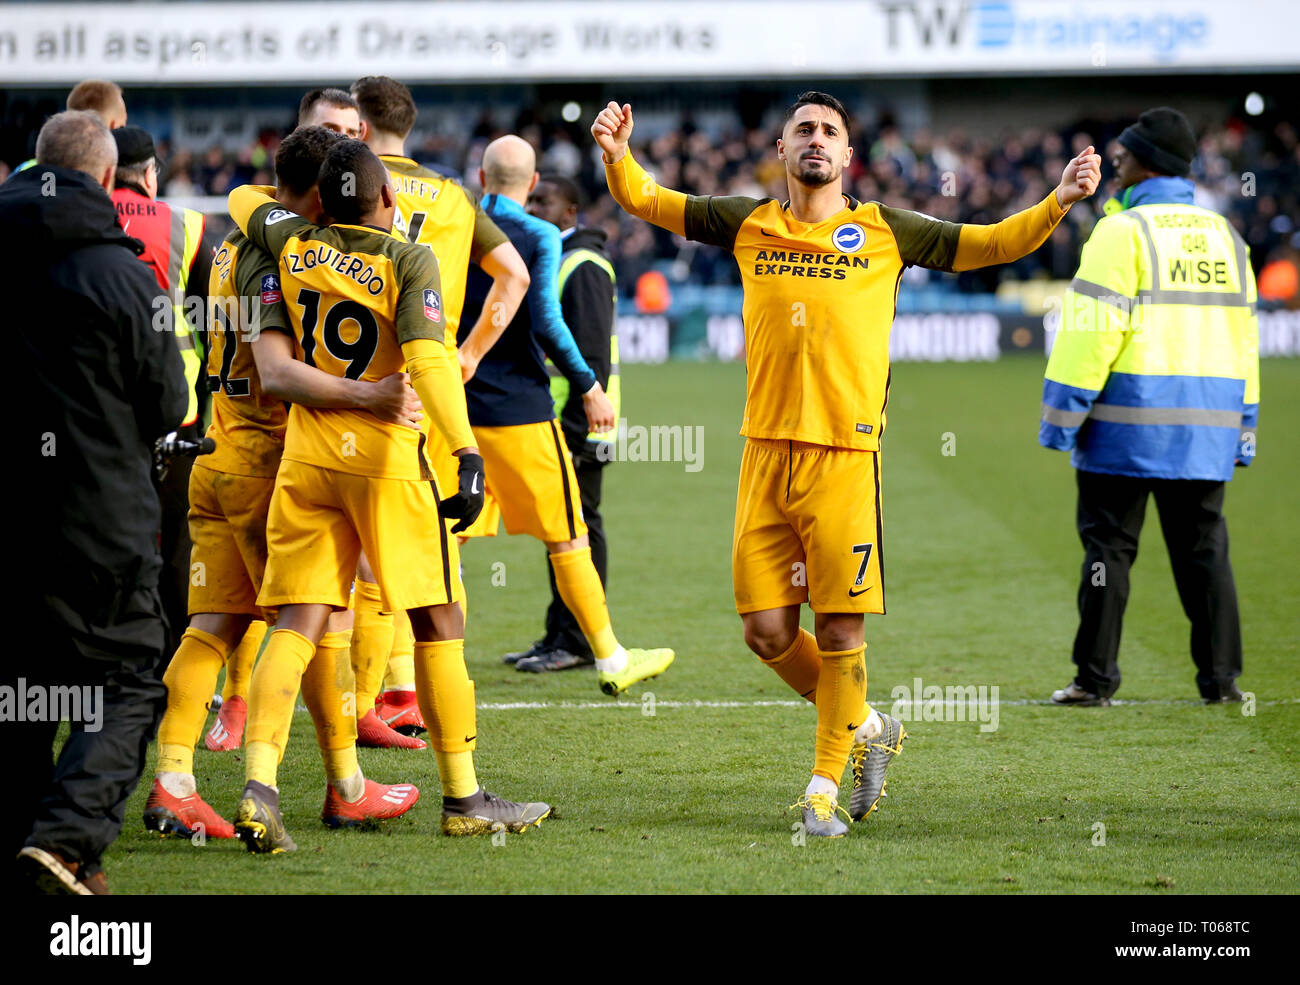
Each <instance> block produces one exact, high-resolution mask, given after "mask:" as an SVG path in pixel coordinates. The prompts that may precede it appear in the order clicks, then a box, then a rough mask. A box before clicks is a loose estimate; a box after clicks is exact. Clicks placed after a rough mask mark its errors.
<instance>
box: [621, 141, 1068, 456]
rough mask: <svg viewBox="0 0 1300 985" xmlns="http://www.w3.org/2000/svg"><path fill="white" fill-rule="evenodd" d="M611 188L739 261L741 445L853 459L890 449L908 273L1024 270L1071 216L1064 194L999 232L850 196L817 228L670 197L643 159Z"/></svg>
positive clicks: (732, 201)
mask: <svg viewBox="0 0 1300 985" xmlns="http://www.w3.org/2000/svg"><path fill="white" fill-rule="evenodd" d="M605 175H606V179H607V181H608V183H609V190H610V193H611V194H612V195H613V196H614V198H615V200H616V201H617V202H618V203H619V204H620V205H621V206H623V208H624V209H626V210H627V211H628V212H630V213H631V214H633V215H636V216H639V217H640V218H643V219H646V220H648V221H649V222H653V223H654V224H656V225H658V226H662V227H663V228H665V229H668V230H671V231H672V232H675V233H677V234H679V235H682V236H686V237H687V238H689V239H694V240H698V241H700V242H703V243H710V244H712V245H715V246H721V247H724V248H726V249H728V250H730V251H731V252H732V254H733V255H734V256H735V258H736V263H737V265H738V266H739V267H740V275H741V281H742V284H743V285H744V292H745V301H744V308H743V317H744V323H745V360H746V364H747V368H748V377H747V389H746V396H745V417H744V422H743V424H742V426H741V433H742V434H744V435H746V436H748V437H753V438H776V439H781V440H785V439H790V440H794V441H805V442H809V443H812V444H819V445H830V446H833V447H840V448H860V449H868V450H874V449H876V448H878V447H879V445H880V434H881V432H882V431H883V430H884V425H885V404H886V402H887V400H888V397H889V331H890V327H891V326H892V324H893V321H894V311H895V306H896V302H897V298H898V285H899V279H900V278H901V276H902V273H903V269H904V268H905V267H907V266H909V265H913V264H915V265H917V266H922V267H929V268H932V269H936V270H946V271H957V270H971V269H974V268H976V267H982V266H987V265H989V264H994V263H1006V262H1007V261H1009V260H1015V259H1017V258H1019V257H1022V256H1024V255H1025V254H1027V253H1031V252H1033V251H1034V250H1036V249H1037V248H1038V247H1039V246H1041V245H1042V244H1043V243H1044V242H1045V241H1046V240H1047V237H1048V236H1049V235H1050V234H1051V231H1052V229H1053V228H1054V227H1055V226H1056V224H1057V223H1058V222H1059V221H1060V220H1061V217H1062V216H1063V215H1064V214H1065V212H1064V210H1062V209H1061V207H1060V204H1059V203H1058V202H1057V200H1056V195H1055V192H1053V193H1052V194H1051V195H1049V196H1048V197H1047V198H1045V199H1044V200H1043V201H1042V202H1040V203H1039V204H1038V205H1035V206H1033V207H1032V208H1029V209H1026V210H1024V211H1023V212H1018V213H1016V214H1015V215H1013V216H1010V217H1009V218H1007V219H1004V220H1003V221H1002V222H999V223H996V224H994V225H989V226H977V225H968V224H958V223H953V222H942V221H940V220H938V219H934V218H931V217H930V216H926V215H922V214H920V213H918V212H909V211H907V210H905V209H895V208H890V207H889V206H886V205H881V204H880V203H878V202H858V201H856V200H855V199H853V198H851V197H850V196H847V195H846V196H844V199H845V206H844V208H843V209H841V210H840V211H839V212H837V213H835V214H834V215H833V216H831V217H829V218H827V219H824V220H822V221H821V222H816V223H810V222H801V221H799V220H798V219H796V218H795V217H794V215H792V214H791V212H790V210H789V209H787V208H784V207H782V205H781V203H779V202H777V201H776V200H775V199H770V198H768V199H755V198H746V197H743V196H725V197H723V196H712V197H706V196H699V195H684V194H682V193H681V192H678V191H673V190H672V189H668V188H662V187H660V186H659V185H658V184H657V183H656V182H655V180H654V178H653V177H652V176H651V175H649V174H647V173H646V172H645V170H644V169H643V168H642V167H641V166H640V165H639V164H638V163H637V162H636V161H635V160H634V159H633V157H632V155H631V154H630V153H628V154H625V155H624V156H623V157H622V158H621V159H620V160H619V161H618V162H617V163H616V164H607V165H606V166H605Z"/></svg>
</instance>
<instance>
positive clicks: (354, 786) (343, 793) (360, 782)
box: [330, 768, 366, 804]
mask: <svg viewBox="0 0 1300 985" xmlns="http://www.w3.org/2000/svg"><path fill="white" fill-rule="evenodd" d="M330 786H332V787H333V788H334V789H335V790H337V791H338V794H339V796H340V797H342V798H343V799H344V800H346V801H347V802H348V803H349V804H355V803H356V802H357V801H358V800H360V799H361V797H362V795H363V794H364V793H365V792H366V777H365V774H363V773H362V772H361V769H360V768H358V769H357V771H356V772H355V773H353V774H352V775H351V776H348V777H344V778H343V779H342V780H330Z"/></svg>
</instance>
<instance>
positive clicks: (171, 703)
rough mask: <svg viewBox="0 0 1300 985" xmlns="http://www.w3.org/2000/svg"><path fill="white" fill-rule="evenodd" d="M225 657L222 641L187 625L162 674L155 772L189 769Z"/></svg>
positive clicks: (191, 771) (191, 768) (188, 770)
mask: <svg viewBox="0 0 1300 985" xmlns="http://www.w3.org/2000/svg"><path fill="white" fill-rule="evenodd" d="M225 659H226V644H225V643H223V642H222V641H221V640H220V639H219V638H218V637H216V636H213V635H212V634H211V633H205V632H203V630H201V629H195V628H194V627H193V626H191V627H190V628H189V629H187V630H185V635H184V636H182V637H181V644H180V646H178V647H177V648H176V654H175V656H173V657H172V662H171V664H170V665H168V667H167V673H166V674H164V675H163V683H164V684H166V685H167V711H166V713H165V714H164V715H163V720H162V723H161V724H160V725H159V726H158V767H157V768H158V772H159V773H193V772H194V745H195V743H197V742H198V741H199V737H200V736H201V735H202V734H203V725H204V723H205V722H206V721H207V720H208V702H209V701H211V700H212V693H213V691H214V690H215V689H216V686H217V675H218V674H219V673H220V672H221V665H222V664H223V663H224V662H225Z"/></svg>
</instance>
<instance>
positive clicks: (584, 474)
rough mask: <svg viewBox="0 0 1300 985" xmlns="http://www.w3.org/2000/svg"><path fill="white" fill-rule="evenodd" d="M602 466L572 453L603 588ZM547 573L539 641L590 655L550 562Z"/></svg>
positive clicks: (584, 452)
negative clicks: (546, 598)
mask: <svg viewBox="0 0 1300 985" xmlns="http://www.w3.org/2000/svg"><path fill="white" fill-rule="evenodd" d="M605 465H606V463H605V462H602V461H601V460H600V459H598V458H596V457H595V455H593V454H591V453H590V452H589V451H587V450H586V449H583V450H582V451H580V452H574V454H573V472H574V475H575V476H576V477H577V480H578V495H579V497H580V498H581V500H582V519H583V520H584V521H585V522H586V524H587V539H588V540H589V541H590V542H591V561H592V563H593V564H594V565H595V566H596V573H597V574H598V575H600V583H601V585H602V586H603V585H604V584H605V570H606V565H607V563H608V553H607V549H606V548H607V545H606V542H605V521H604V520H603V519H602V518H601V515H600V486H601V478H602V475H603V470H604V468H605ZM546 572H547V574H548V575H549V576H550V579H551V604H550V606H549V607H548V608H547V610H546V635H545V636H543V637H542V642H543V643H544V644H545V645H546V646H551V647H556V648H558V649H561V650H568V651H569V652H570V653H576V654H578V655H579V656H588V657H589V656H591V655H592V653H591V646H590V645H589V644H588V643H587V637H585V636H584V635H583V634H582V630H581V628H579V626H578V620H577V619H575V618H574V617H573V613H572V612H570V611H569V607H568V606H566V605H565V604H564V600H563V599H561V598H560V590H559V588H558V587H557V586H556V584H555V571H554V570H553V569H552V568H551V565H550V562H549V561H548V562H547V565H546Z"/></svg>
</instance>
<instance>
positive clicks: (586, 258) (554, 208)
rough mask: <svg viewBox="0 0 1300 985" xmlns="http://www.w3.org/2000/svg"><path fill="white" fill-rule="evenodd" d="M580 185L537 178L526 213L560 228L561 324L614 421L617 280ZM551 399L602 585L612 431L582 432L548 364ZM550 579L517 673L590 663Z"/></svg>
mask: <svg viewBox="0 0 1300 985" xmlns="http://www.w3.org/2000/svg"><path fill="white" fill-rule="evenodd" d="M580 204H581V202H580V194H579V191H578V186H577V185H576V184H574V183H573V182H572V181H570V180H569V179H568V178H565V177H563V176H562V175H543V176H542V177H541V179H540V180H539V181H538V182H537V187H536V188H534V189H533V191H532V193H531V194H530V195H529V196H528V211H529V212H530V213H531V214H532V215H535V216H537V217H538V218H539V219H545V220H546V221H547V222H549V223H551V224H552V225H554V226H556V227H558V228H559V230H560V240H561V242H562V243H563V251H564V252H563V253H561V254H560V282H559V293H560V310H561V311H562V312H563V313H564V321H565V324H567V325H568V326H569V328H570V329H571V330H572V332H573V339H574V341H575V342H576V343H577V344H578V351H579V352H580V353H581V354H582V357H583V358H584V359H585V360H587V365H588V366H590V367H591V370H592V372H593V373H595V374H596V379H598V380H599V381H600V385H601V386H603V387H604V388H605V394H606V396H608V397H609V400H610V403H612V404H613V405H614V419H615V420H617V419H618V414H619V396H620V386H619V373H618V336H617V335H616V334H615V332H614V312H615V307H616V300H615V294H616V292H615V287H614V285H615V276H614V265H613V264H612V263H611V262H610V259H609V254H608V253H606V252H605V233H604V231H602V230H600V229H595V228H590V227H584V226H579V225H578V209H579V206H580ZM546 369H547V372H548V373H549V374H550V377H551V396H552V397H553V398H554V400H555V413H556V414H557V415H558V416H559V418H560V428H561V430H562V431H563V432H564V442H565V444H566V445H567V446H568V448H569V454H570V456H571V457H572V459H573V471H574V474H575V475H576V476H577V479H578V492H579V496H580V498H581V500H582V516H583V519H584V520H586V521H587V537H588V539H589V541H590V543H591V560H592V562H593V563H594V564H595V566H596V573H597V574H599V575H600V583H601V585H602V586H603V585H605V584H606V566H607V559H608V556H609V555H608V543H607V541H606V539H605V521H604V519H603V518H602V517H601V515H600V498H601V480H602V477H603V473H604V469H605V466H606V465H607V464H608V463H609V462H610V461H611V460H612V458H613V456H612V455H611V454H610V452H611V450H612V448H613V441H614V437H615V434H616V432H614V431H606V432H603V433H596V432H588V430H587V414H586V412H585V411H584V410H583V408H582V397H581V395H579V394H577V393H574V392H573V391H572V388H571V387H570V386H569V381H568V380H567V379H565V377H564V375H563V374H562V373H561V372H560V371H559V370H558V369H557V368H556V367H555V365H554V364H553V363H552V362H551V361H550V360H549V359H548V360H547V363H546ZM546 570H547V573H548V574H549V576H550V579H551V604H550V606H549V607H548V608H547V610H546V632H545V634H544V635H543V636H542V638H541V639H540V640H539V641H538V642H537V643H535V644H534V645H533V647H532V648H531V649H529V650H525V651H522V652H520V653H512V654H508V655H507V657H506V662H507V663H514V665H515V669H516V670H522V671H528V672H532V673H542V672H544V671H548V670H568V669H570V668H571V667H586V666H590V665H592V664H594V663H595V662H596V658H595V656H594V655H593V654H592V652H591V647H590V646H588V645H587V638H586V637H585V636H583V635H582V630H581V629H580V628H579V627H578V621H577V620H576V619H574V617H573V613H571V612H570V611H569V609H568V607H567V606H566V605H565V604H564V601H563V600H562V599H561V598H560V593H559V590H558V588H557V587H556V585H555V572H554V571H552V570H551V566H550V565H549V564H548V565H547V566H546Z"/></svg>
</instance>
